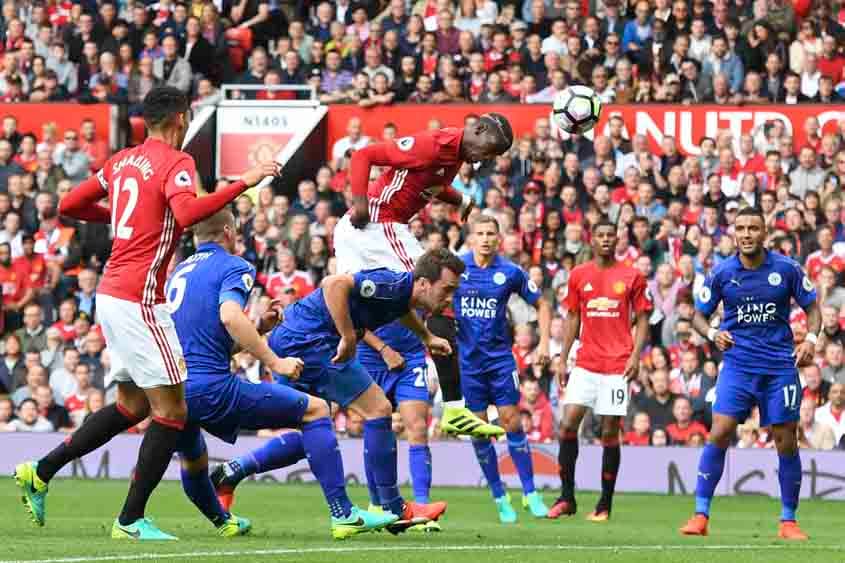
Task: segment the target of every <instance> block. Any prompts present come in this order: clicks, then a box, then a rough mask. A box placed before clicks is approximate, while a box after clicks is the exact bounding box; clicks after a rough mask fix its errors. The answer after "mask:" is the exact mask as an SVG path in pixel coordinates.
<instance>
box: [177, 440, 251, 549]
mask: <svg viewBox="0 0 845 563" xmlns="http://www.w3.org/2000/svg"><path fill="white" fill-rule="evenodd" d="M179 454H180V457H181V458H182V471H181V477H182V489H183V490H184V491H185V495H186V496H187V497H188V498H189V499H190V500H191V502H192V503H194V506H196V507H197V508H198V509H199V511H200V512H202V513H203V515H204V516H205V517H206V518H207V519H208V521H209V522H211V523H212V524H213V525H214V527H215V528H216V529H217V535H218V536H221V537H234V536H244V535H246V534H248V533H249V531H250V530H251V529H252V524H251V523H250V521H249V520H247V519H246V518H240V517H238V516H235V515H234V514H230V513H229V512H228V510H226V509H225V508H223V506H222V505H221V504H220V501H219V500H218V498H217V494H216V493H215V492H214V486H213V485H212V484H211V479H210V478H209V477H208V449H207V448H206V445H205V439H204V438H203V436H202V433H201V432H200V429H199V427H196V426H191V427H189V428H186V429H185V432H183V433H182V437H181V440H180V445H179Z"/></svg>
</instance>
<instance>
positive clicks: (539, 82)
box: [0, 0, 845, 449]
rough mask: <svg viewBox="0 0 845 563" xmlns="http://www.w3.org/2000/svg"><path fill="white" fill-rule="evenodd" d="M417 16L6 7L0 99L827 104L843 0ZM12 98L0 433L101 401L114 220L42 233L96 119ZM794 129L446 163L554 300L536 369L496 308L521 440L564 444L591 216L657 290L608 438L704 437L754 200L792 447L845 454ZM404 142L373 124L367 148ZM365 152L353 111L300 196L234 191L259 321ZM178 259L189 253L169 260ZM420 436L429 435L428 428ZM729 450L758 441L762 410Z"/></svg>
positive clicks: (48, 423) (836, 201) (560, 146)
mask: <svg viewBox="0 0 845 563" xmlns="http://www.w3.org/2000/svg"><path fill="white" fill-rule="evenodd" d="M409 4H410V3H406V2H405V1H404V0H392V1H390V2H389V3H386V2H378V1H370V2H362V3H350V2H349V1H348V0H338V1H337V2H334V3H330V2H309V1H307V0H300V1H298V2H297V3H295V4H292V5H280V3H279V2H267V1H263V0H242V1H240V2H237V3H229V2H226V3H222V5H221V3H219V2H218V3H215V2H207V1H197V2H190V3H185V2H174V1H172V0H161V1H160V2H158V3H154V4H150V3H148V4H145V3H143V2H139V1H135V2H132V1H131V0H129V1H125V2H111V1H108V0H107V1H93V0H88V1H82V2H70V1H67V0H50V1H48V2H46V3H39V2H28V1H27V2H15V1H14V0H7V1H6V2H4V3H3V5H2V15H0V39H2V42H0V52H2V72H0V100H2V101H3V102H18V101H25V100H30V101H64V100H77V101H79V102H80V103H101V102H107V103H113V104H126V105H128V108H129V113H130V114H132V113H133V112H136V111H137V107H136V105H137V104H138V103H139V102H140V100H142V99H143V96H144V95H145V93H146V92H148V91H149V90H150V88H152V87H153V86H154V85H157V84H160V83H162V82H166V83H168V84H170V85H174V86H177V87H179V88H182V89H183V90H184V91H186V92H190V93H191V94H192V95H193V96H194V98H195V99H196V100H197V103H214V102H215V101H217V100H219V99H220V96H219V93H218V91H217V88H218V87H219V85H220V84H221V83H222V82H224V81H225V82H232V83H238V84H252V85H261V84H268V85H273V84H310V85H313V86H314V87H315V88H316V90H317V92H318V94H319V96H320V98H321V99H322V100H323V101H324V102H326V103H357V104H358V105H360V106H362V107H372V106H376V105H386V104H392V103H400V102H402V103H421V102H425V103H446V102H459V101H473V102H481V103H507V102H516V101H519V102H527V103H535V102H536V103H549V102H551V100H552V99H553V97H554V95H555V93H556V92H558V91H559V90H561V89H562V88H564V87H565V86H566V85H567V84H572V83H583V84H587V85H590V86H592V87H593V88H594V89H595V90H596V91H597V92H598V94H599V95H600V96H601V98H602V99H603V100H604V101H605V102H611V101H615V102H619V103H628V102H635V101H639V102H643V101H662V102H674V103H698V102H706V101H709V102H715V103H749V104H759V103H767V102H778V103H786V104H791V103H804V102H833V101H838V100H840V99H841V98H840V97H839V94H838V93H837V89H838V88H839V85H840V84H841V83H843V68H845V57H843V55H842V48H843V45H845V29H843V27H842V26H841V25H840V22H842V21H845V11H843V10H841V9H840V6H839V3H838V2H828V1H821V2H816V3H815V4H814V5H813V6H812V7H811V8H810V9H809V11H808V13H806V14H803V15H804V16H806V17H802V18H798V17H796V14H795V10H794V9H793V6H792V4H791V3H788V2H784V1H783V0H757V1H755V2H750V1H742V0H736V1H734V2H727V1H725V0H716V1H715V2H713V3H711V2H709V1H707V0H694V1H692V2H687V1H684V0H678V1H675V2H671V1H670V0H655V1H654V2H652V3H649V2H646V1H642V0H641V1H630V2H628V3H624V2H619V1H618V0H603V1H602V0H598V1H597V0H593V1H591V2H589V3H588V4H589V10H588V11H585V10H584V6H585V5H586V4H585V3H582V2H575V1H572V0H563V1H561V0H551V1H545V2H544V0H525V1H523V2H508V1H500V2H495V1H492V0H464V1H462V2H459V3H458V5H455V4H454V3H452V2H450V1H449V0H436V1H434V0H423V1H420V2H417V3H415V4H414V5H413V6H410V5H409ZM585 13H589V14H591V15H585ZM245 30H249V31H248V32H246V31H245ZM244 49H246V51H244ZM244 55H248V66H247V67H244V66H243V65H244V63H245V60H244V57H243V56H244ZM250 95H255V96H256V97H266V98H273V97H275V96H281V95H285V94H279V93H278V92H275V93H274V92H262V91H258V92H256V93H254V94H250ZM7 107H9V108H10V110H12V111H8V113H9V114H10V115H8V116H6V117H5V118H3V123H2V126H3V129H2V132H0V217H2V230H0V279H2V283H3V289H2V291H3V315H2V320H3V341H2V354H3V361H2V362H0V396H3V398H0V431H49V430H54V429H55V430H65V429H70V428H73V427H74V426H75V425H78V423H79V422H80V421H81V420H83V419H84V418H85V416H87V414H89V413H91V412H94V411H96V410H97V409H98V408H100V407H101V406H102V405H103V404H104V403H107V402H108V401H110V400H113V396H114V389H115V385H114V383H113V381H112V379H111V374H110V362H109V352H108V349H106V348H105V345H104V340H103V337H102V334H101V332H100V331H99V329H98V326H97V324H96V320H97V319H96V308H95V301H94V296H95V292H96V283H97V279H98V275H99V274H100V273H101V272H102V267H103V264H104V263H105V261H106V260H107V258H108V253H109V228H108V227H107V226H102V225H94V224H77V223H74V222H73V221H70V220H67V219H66V218H63V217H58V216H57V214H56V209H57V202H58V201H59V200H60V199H61V198H62V197H63V196H64V195H65V194H67V193H68V191H69V190H70V189H71V188H72V186H73V185H74V184H75V183H77V182H79V181H80V180H82V179H84V178H85V177H86V176H87V175H89V174H91V173H93V172H95V171H96V170H97V169H98V168H99V167H100V166H102V164H103V162H104V161H105V159H106V158H107V157H108V156H109V149H108V146H107V145H106V144H105V143H103V142H102V141H98V140H97V136H96V131H95V130H94V122H92V121H84V122H82V123H80V125H79V127H78V129H68V130H65V131H61V132H59V131H58V130H57V128H56V126H55V124H52V123H46V124H44V126H43V127H42V129H41V130H40V131H34V132H28V131H20V130H18V124H17V121H16V119H15V118H14V117H13V115H12V114H13V113H14V111H13V108H12V107H11V106H7ZM469 118H470V119H471V118H472V116H470V117H469ZM440 125H441V124H440V123H438V122H437V121H436V120H433V121H432V123H431V124H430V126H431V127H432V128H436V127H439V126H440ZM802 125H803V129H804V132H805V134H806V138H807V145H805V146H795V145H794V143H793V142H792V138H791V137H790V135H789V132H788V129H787V128H786V127H785V125H784V123H782V122H780V121H771V122H767V123H765V124H764V125H762V126H760V127H759V128H757V129H755V130H753V131H751V132H750V133H748V134H744V135H742V136H740V137H738V138H737V137H734V136H733V135H732V134H731V132H730V131H727V130H725V131H720V132H719V133H718V135H716V137H715V138H712V139H711V138H704V139H701V140H700V142H699V149H700V152H701V154H700V156H685V155H684V154H682V153H681V152H680V150H679V148H678V146H677V143H676V142H675V139H673V138H671V137H667V138H665V139H664V141H663V143H662V145H661V147H660V150H659V151H657V152H654V151H652V150H650V149H649V147H648V142H647V140H646V139H645V137H642V136H638V135H629V133H628V130H627V128H626V124H625V123H624V122H623V121H622V119H621V118H618V117H617V118H612V119H611V120H610V123H609V128H608V134H607V136H603V135H597V136H596V138H595V139H593V140H588V139H586V138H582V137H572V138H568V139H566V140H561V139H559V138H557V137H556V136H555V135H554V134H553V131H552V127H550V123H549V122H548V120H547V119H539V120H538V121H537V122H536V126H535V128H534V131H533V132H532V134H530V135H527V136H525V137H523V138H520V139H518V140H517V141H516V142H515V144H514V147H513V149H512V151H511V153H510V154H507V155H504V156H502V157H500V158H498V159H497V160H496V161H495V163H493V164H492V165H491V166H489V167H486V168H482V169H481V170H478V171H476V170H474V169H473V168H472V167H471V166H464V167H463V168H462V169H461V171H460V173H459V175H458V176H457V177H456V178H455V180H454V183H453V185H454V186H455V187H456V188H457V189H459V190H460V191H462V192H464V193H466V194H468V195H469V196H470V197H472V198H473V200H474V201H475V203H476V206H477V207H478V211H476V213H486V214H492V215H494V216H495V217H496V218H497V219H498V220H499V222H500V225H501V226H502V231H503V238H502V245H501V251H502V253H503V254H504V255H505V256H507V257H508V258H510V259H512V260H514V261H515V262H517V263H519V264H521V265H522V266H523V267H524V268H525V269H526V270H527V271H529V273H530V276H531V278H532V279H533V280H534V281H535V282H536V283H537V284H538V285H540V286H542V287H543V288H544V289H545V291H546V294H547V298H548V299H549V300H550V301H551V302H552V303H554V304H555V305H556V307H557V308H556V310H557V312H558V314H557V315H556V318H555V319H554V321H553V323H552V350H551V355H552V357H553V360H552V362H551V364H550V365H549V366H547V367H545V368H541V367H539V366H536V365H534V363H533V355H534V346H535V345H536V342H537V335H536V325H535V321H536V319H535V318H534V313H533V309H532V308H530V307H527V306H525V304H524V303H520V302H519V300H518V299H517V300H515V301H514V302H512V303H511V307H510V312H511V316H512V320H513V322H514V355H515V357H516V360H517V363H518V366H519V368H520V370H521V392H522V402H521V405H520V408H521V410H522V418H523V425H524V427H525V429H526V432H527V433H528V434H529V436H530V438H531V439H532V441H535V442H540V443H545V442H551V441H553V440H554V438H555V432H556V428H557V419H558V415H559V409H558V407H559V404H560V402H561V395H562V393H563V392H564V390H563V387H562V386H561V385H559V384H558V382H565V378H566V365H567V361H568V359H566V358H561V357H560V355H559V352H560V348H561V344H562V338H563V326H564V321H563V319H564V317H565V311H563V309H562V307H561V306H560V303H561V302H562V300H563V297H564V295H565V292H566V283H567V278H568V272H569V270H571V268H572V267H573V266H574V265H577V264H580V263H582V262H584V261H586V260H589V259H590V257H591V251H590V246H589V242H590V241H589V238H590V225H591V224H592V223H594V222H595V221H596V220H597V219H598V218H599V217H600V216H601V215H603V214H604V215H607V216H609V217H610V218H611V219H612V220H613V221H616V222H618V224H619V244H618V248H617V257H618V259H619V260H622V261H625V262H627V263H629V264H631V265H633V266H635V267H636V268H638V269H640V270H641V271H642V272H643V273H644V274H645V275H646V276H647V277H648V279H649V287H650V291H651V294H652V296H653V299H654V302H655V311H654V314H653V315H652V317H651V338H650V344H649V347H648V350H647V352H646V353H645V354H644V356H643V360H642V369H641V370H640V376H639V378H638V379H637V380H636V381H634V382H632V384H631V392H632V397H633V400H632V401H631V410H630V413H629V417H628V420H627V421H626V427H625V429H624V431H625V434H624V441H625V443H626V444H631V445H647V444H651V445H654V446H664V445H690V446H697V445H701V444H703V442H704V439H705V437H706V435H707V431H708V427H709V425H710V405H711V404H712V401H713V395H714V385H715V381H716V377H717V374H718V365H719V361H720V357H719V352H718V350H716V349H715V347H714V346H712V345H711V344H710V343H708V342H707V340H706V338H704V337H702V335H699V334H697V333H695V331H694V330H693V329H692V327H691V323H690V319H691V316H692V313H693V295H694V294H695V291H696V290H697V288H698V286H699V285H700V284H701V282H702V280H703V279H704V276H706V275H707V273H708V272H710V271H711V270H712V268H713V267H714V266H715V265H716V264H718V263H719V262H720V261H721V260H724V259H725V258H726V257H729V256H731V254H732V253H733V252H734V250H735V249H734V243H733V240H732V237H731V233H732V222H733V218H734V217H735V214H736V212H737V210H738V209H740V208H741V207H743V206H748V205H754V206H759V207H760V208H761V209H763V211H764V213H765V215H766V217H767V221H768V224H769V227H770V233H771V236H770V239H769V246H770V248H772V249H773V250H776V251H779V252H782V253H784V254H787V255H790V256H793V257H795V258H796V259H797V260H799V261H800V262H801V263H802V264H803V265H805V267H806V268H807V271H808V274H809V276H810V277H811V279H812V280H813V282H814V283H815V284H816V286H817V288H818V291H819V294H820V300H821V302H822V303H823V319H824V320H823V324H824V333H825V338H822V339H820V341H819V344H818V346H817V358H816V360H817V361H816V363H815V364H814V365H811V366H807V367H804V368H803V369H802V380H803V384H804V391H803V402H802V403H801V424H800V433H801V443H802V445H804V446H805V447H812V448H820V449H831V448H835V447H839V448H842V447H843V440H842V438H843V435H845V418H842V412H843V410H845V365H843V363H844V362H845V358H843V346H845V287H843V284H842V279H841V276H842V273H843V271H845V222H843V209H842V207H843V201H842V198H841V195H840V189H839V187H840V186H841V185H843V183H845V123H842V124H841V126H840V129H839V130H838V131H837V132H835V133H828V134H821V132H820V127H819V123H818V121H817V120H816V119H815V118H812V117H811V118H809V119H807V121H806V123H804V124H802ZM59 133H61V134H59ZM412 133H415V131H397V128H396V126H395V125H393V124H390V123H385V127H384V131H383V138H385V139H392V138H395V137H396V136H397V135H408V134H412ZM373 140H379V139H370V138H368V137H366V136H365V135H363V133H362V130H361V123H360V121H359V120H357V119H352V120H350V122H349V124H348V136H346V137H344V138H343V139H340V140H339V141H338V142H337V143H336V144H335V146H334V147H333V150H332V151H331V155H329V156H328V157H327V159H326V163H325V166H323V167H322V168H320V170H319V172H318V173H317V175H316V177H315V178H314V179H304V180H302V181H301V182H300V183H299V185H298V188H297V193H295V194H288V195H282V194H280V193H275V192H274V191H273V189H272V188H271V187H267V188H264V189H262V190H260V191H257V192H255V193H252V194H251V195H249V196H242V197H241V198H240V199H238V201H237V203H236V206H235V207H236V209H235V210H236V216H237V223H238V227H239V229H240V237H241V239H240V240H239V253H240V254H241V255H242V256H243V257H244V258H246V259H248V260H250V261H252V262H253V263H255V264H256V267H257V269H258V272H259V277H258V281H259V284H260V286H261V288H263V293H262V294H259V293H256V294H254V298H253V299H252V300H251V302H250V313H251V314H252V315H255V318H257V316H258V315H260V312H261V310H262V309H263V308H265V307H266V306H267V303H268V302H269V300H270V299H271V298H277V299H281V300H283V302H285V303H290V302H293V301H294V300H296V299H298V298H301V297H303V296H304V295H306V294H307V293H309V292H310V291H312V290H313V289H314V287H315V286H316V285H318V284H319V281H320V279H321V278H322V277H323V276H324V275H326V274H327V273H330V272H332V271H333V267H334V260H333V257H332V256H331V252H330V249H331V248H332V244H331V239H332V234H333V230H334V226H335V224H336V223H337V220H338V217H340V216H342V214H343V213H344V212H345V210H346V208H347V205H348V193H347V190H346V188H347V185H348V183H347V173H348V165H349V162H348V160H349V152H350V151H351V150H355V149H356V148H360V147H361V146H364V145H365V144H366V143H368V142H371V141H373ZM411 228H412V231H413V232H414V233H415V235H416V236H417V237H418V238H420V240H422V241H424V244H425V245H426V246H427V247H429V248H431V247H437V246H446V247H448V248H450V249H452V250H453V251H455V252H462V251H464V250H465V249H467V248H468V247H469V246H471V242H472V241H471V240H467V238H466V230H465V229H464V228H463V227H462V226H461V225H460V224H459V223H458V221H457V217H456V211H455V210H454V209H450V208H448V207H447V206H446V205H445V204H442V203H439V202H436V201H435V202H433V203H432V204H431V205H430V206H429V208H428V209H427V210H426V212H425V213H424V214H423V215H422V216H420V217H418V218H417V219H415V220H414V221H413V222H412V224H411ZM191 246H192V243H191V241H190V239H189V238H188V237H186V238H185V239H184V240H183V244H182V249H181V252H180V254H181V256H182V257H184V256H185V255H186V254H187V253H189V252H191ZM792 321H793V323H792V326H793V331H794V333H795V338H796V340H797V341H801V339H802V338H803V337H804V335H805V334H806V328H805V324H806V323H805V319H804V318H803V317H802V315H801V314H800V313H796V314H795V315H794V318H793V319H792ZM432 368H433V366H432ZM233 369H234V370H235V372H236V373H237V374H238V375H239V376H240V377H244V378H247V379H249V380H252V381H257V380H259V379H260V378H262V377H265V374H263V371H262V367H261V366H260V365H259V364H258V362H257V361H256V360H255V359H254V358H252V357H250V356H249V355H248V354H241V355H239V356H238V357H237V359H236V361H235V362H234V363H233ZM430 379H431V380H430V382H429V385H430V388H431V391H432V393H433V394H436V392H437V389H436V387H437V385H436V378H430ZM434 410H435V414H436V413H437V412H438V406H437V401H435V409H434ZM336 422H337V425H338V429H339V430H341V431H343V432H345V433H346V434H347V435H349V436H356V435H359V434H360V432H361V421H360V420H356V419H355V418H353V417H351V416H350V417H346V416H345V415H344V414H343V413H339V414H338V416H337V418H336ZM431 428H432V433H433V434H436V432H437V431H436V429H437V425H436V424H432V425H431ZM397 430H400V431H401V428H400V423H398V421H397ZM596 431H597V427H596V421H594V420H590V419H588V420H587V421H586V422H585V424H584V425H583V426H582V430H581V436H582V438H583V440H584V441H585V442H593V441H596V440H597V432H596ZM736 443H737V446H738V447H771V446H772V440H771V437H770V435H769V433H768V432H767V430H766V429H765V428H760V427H759V424H757V423H756V422H755V417H754V416H752V417H751V419H749V421H748V422H747V423H746V424H744V425H742V426H741V427H740V430H739V432H738V435H737V442H736Z"/></svg>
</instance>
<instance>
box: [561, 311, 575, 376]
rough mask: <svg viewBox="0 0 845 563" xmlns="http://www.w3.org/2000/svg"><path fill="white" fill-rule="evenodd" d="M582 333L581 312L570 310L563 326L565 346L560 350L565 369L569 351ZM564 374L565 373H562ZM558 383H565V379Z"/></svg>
mask: <svg viewBox="0 0 845 563" xmlns="http://www.w3.org/2000/svg"><path fill="white" fill-rule="evenodd" d="M580 333H581V312H580V311H579V310H578V309H576V310H574V311H569V314H567V316H566V321H565V323H564V328H563V346H562V347H561V350H560V359H561V361H562V362H563V366H564V370H565V369H566V363H567V361H568V360H569V351H570V350H572V345H573V344H575V339H576V338H578V335H579V334H580ZM560 375H563V374H560ZM558 385H563V381H558Z"/></svg>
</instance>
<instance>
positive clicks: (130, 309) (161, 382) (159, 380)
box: [97, 293, 188, 389]
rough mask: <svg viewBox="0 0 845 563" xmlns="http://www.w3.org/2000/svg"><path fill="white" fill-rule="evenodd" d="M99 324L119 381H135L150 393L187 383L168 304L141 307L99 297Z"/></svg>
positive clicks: (115, 376) (112, 298)
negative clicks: (153, 390)
mask: <svg viewBox="0 0 845 563" xmlns="http://www.w3.org/2000/svg"><path fill="white" fill-rule="evenodd" d="M97 320H98V321H99V322H100V326H101V327H102V329H103V336H104V337H105V339H106V347H107V348H108V350H109V357H110V359H111V373H113V374H114V380H115V381H118V382H127V381H132V382H133V383H135V385H137V386H138V387H141V388H143V389H148V388H150V387H163V386H166V385H176V384H179V383H182V382H183V381H185V379H187V375H188V370H187V369H186V367H185V359H184V357H183V356H182V346H181V345H180V344H179V337H178V336H177V335H176V326H175V325H174V324H173V319H172V318H171V317H170V310H169V309H168V307H167V305H166V304H164V303H162V304H160V305H141V304H140V303H135V302H134V301H126V300H125V299H118V298H116V297H112V296H110V295H103V294H99V293H98V294H97Z"/></svg>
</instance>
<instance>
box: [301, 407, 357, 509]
mask: <svg viewBox="0 0 845 563" xmlns="http://www.w3.org/2000/svg"><path fill="white" fill-rule="evenodd" d="M302 443H303V444H304V445H305V453H306V455H307V457H308V463H309V465H310V466H311V472H312V473H313V474H314V476H315V477H316V478H317V481H319V482H320V486H321V487H322V488H323V495H325V497H326V502H327V503H328V504H329V510H330V511H331V513H332V516H333V517H335V518H346V517H347V516H349V515H350V514H351V513H352V501H350V500H349V497H348V496H347V494H346V482H345V479H344V475H343V460H342V459H341V457H340V450H339V449H338V445H337V437H336V436H335V434H334V428H333V427H332V421H331V420H329V419H328V418H319V419H317V420H314V421H311V422H306V423H305V424H303V425H302Z"/></svg>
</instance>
